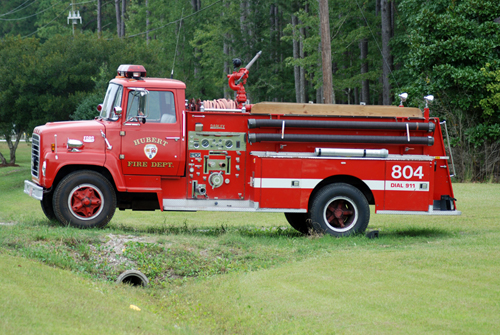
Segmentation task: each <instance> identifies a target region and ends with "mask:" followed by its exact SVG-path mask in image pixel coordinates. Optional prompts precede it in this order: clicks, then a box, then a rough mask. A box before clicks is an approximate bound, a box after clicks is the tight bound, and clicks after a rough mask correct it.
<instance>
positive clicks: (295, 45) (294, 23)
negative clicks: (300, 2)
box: [292, 15, 301, 102]
mask: <svg viewBox="0 0 500 335" xmlns="http://www.w3.org/2000/svg"><path fill="white" fill-rule="evenodd" d="M298 21H299V20H298V19H297V17H296V16H295V15H292V27H293V32H292V35H293V42H292V46H293V59H294V60H297V59H298V58H299V41H298V40H297V28H296V27H297V24H298ZM293 75H294V79H295V102H301V101H300V100H301V98H300V97H301V95H300V91H301V90H300V68H299V66H298V65H294V66H293Z"/></svg>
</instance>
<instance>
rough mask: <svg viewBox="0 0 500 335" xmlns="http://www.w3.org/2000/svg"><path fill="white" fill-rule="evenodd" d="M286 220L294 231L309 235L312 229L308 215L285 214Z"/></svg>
mask: <svg viewBox="0 0 500 335" xmlns="http://www.w3.org/2000/svg"><path fill="white" fill-rule="evenodd" d="M285 218H286V220H287V221H288V223H289V224H290V226H292V228H293V229H295V230H297V231H299V232H301V233H302V234H304V235H308V234H309V231H310V229H311V228H312V225H311V220H310V219H309V214H308V213H285Z"/></svg>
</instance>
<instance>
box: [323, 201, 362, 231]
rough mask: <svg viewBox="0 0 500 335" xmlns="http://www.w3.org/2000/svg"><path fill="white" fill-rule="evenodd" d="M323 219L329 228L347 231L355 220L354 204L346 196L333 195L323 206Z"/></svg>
mask: <svg viewBox="0 0 500 335" xmlns="http://www.w3.org/2000/svg"><path fill="white" fill-rule="evenodd" d="M324 219H325V222H326V224H327V225H328V226H330V228H331V229H333V230H335V231H347V230H349V229H350V228H351V227H352V226H353V225H354V224H355V223H356V221H357V208H356V205H355V204H354V203H353V202H352V201H351V200H350V199H348V198H345V197H335V198H333V199H332V201H330V202H329V203H328V204H327V205H326V206H325V210H324Z"/></svg>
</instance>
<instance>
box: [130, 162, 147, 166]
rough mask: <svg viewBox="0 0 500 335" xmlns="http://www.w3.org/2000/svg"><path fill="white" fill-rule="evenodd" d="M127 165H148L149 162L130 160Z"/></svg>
mask: <svg viewBox="0 0 500 335" xmlns="http://www.w3.org/2000/svg"><path fill="white" fill-rule="evenodd" d="M127 166H128V167H130V166H131V167H148V162H134V161H130V162H127Z"/></svg>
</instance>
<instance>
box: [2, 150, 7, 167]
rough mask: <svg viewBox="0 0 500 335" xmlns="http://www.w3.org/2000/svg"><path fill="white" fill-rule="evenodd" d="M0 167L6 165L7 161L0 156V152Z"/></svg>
mask: <svg viewBox="0 0 500 335" xmlns="http://www.w3.org/2000/svg"><path fill="white" fill-rule="evenodd" d="M0 165H7V160H6V159H5V157H4V156H3V155H2V153H1V152H0Z"/></svg>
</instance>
